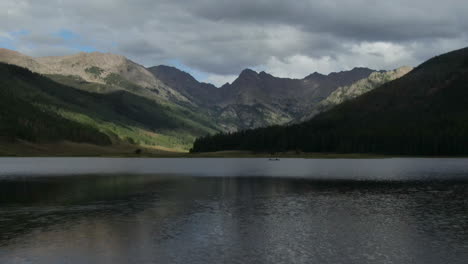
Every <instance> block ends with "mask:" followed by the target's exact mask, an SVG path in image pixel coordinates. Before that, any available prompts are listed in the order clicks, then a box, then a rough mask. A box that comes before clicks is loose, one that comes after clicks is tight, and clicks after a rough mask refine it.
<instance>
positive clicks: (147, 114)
mask: <svg viewBox="0 0 468 264" xmlns="http://www.w3.org/2000/svg"><path fill="white" fill-rule="evenodd" d="M312 71H313V69H311V72H312ZM411 71H412V68H411V67H408V66H404V67H401V68H398V69H395V70H389V71H381V70H372V69H368V68H354V69H350V70H348V71H343V72H336V73H331V74H328V75H323V74H320V73H317V72H314V73H311V74H310V75H308V76H306V77H304V78H303V79H289V78H278V77H275V76H272V75H270V74H268V73H266V72H255V71H253V70H250V69H246V70H244V71H242V72H241V73H240V75H239V76H238V78H237V79H236V80H235V81H233V82H232V83H227V84H225V85H223V86H222V87H215V86H214V85H212V84H208V83H203V82H199V81H197V80H196V79H195V78H194V77H192V76H191V75H190V74H188V73H186V72H184V71H181V70H179V69H177V68H174V67H170V66H164V65H160V66H155V67H149V68H146V67H144V66H142V65H139V64H138V63H136V62H133V61H131V60H129V59H127V58H125V57H123V56H120V55H116V54H109V53H100V52H93V53H78V54H75V55H69V56H58V57H57V56H55V57H39V58H35V57H30V56H27V55H25V54H21V53H18V52H16V51H13V50H8V49H0V101H1V102H0V154H3V155H22V154H24V153H26V152H28V150H31V149H34V148H36V149H37V152H41V148H42V149H43V150H44V151H46V150H48V149H53V148H54V146H56V149H61V152H60V153H61V154H64V155H67V153H68V152H72V151H71V149H74V148H78V149H79V148H87V149H89V152H85V153H96V154H103V155H107V154H112V153H113V152H112V151H108V150H109V149H116V151H118V152H119V151H123V150H125V151H130V152H133V151H135V150H136V149H143V150H148V151H149V150H153V151H162V152H166V151H169V152H171V151H176V152H186V151H188V150H189V149H190V148H192V146H193V142H194V141H195V139H196V138H200V137H204V136H207V135H214V134H218V133H235V132H238V131H244V130H250V129H256V128H262V127H268V126H273V125H275V126H276V125H292V124H297V123H300V122H304V121H308V120H310V119H313V118H314V117H315V116H317V115H319V114H321V113H323V112H325V111H328V110H330V109H332V108H334V107H335V106H336V105H340V104H342V103H344V102H346V101H349V100H352V99H354V98H357V97H360V96H362V95H363V94H366V93H369V92H370V91H372V90H374V89H376V88H377V87H380V86H382V85H384V84H386V83H388V82H392V81H394V80H397V79H399V78H401V77H403V76H405V75H407V74H408V73H409V72H411ZM6 146H8V147H6ZM12 146H13V147H12ZM15 146H18V148H15ZM84 146H87V147H84ZM34 153H36V152H31V153H30V154H31V155H34ZM26 154H27V153H26Z"/></svg>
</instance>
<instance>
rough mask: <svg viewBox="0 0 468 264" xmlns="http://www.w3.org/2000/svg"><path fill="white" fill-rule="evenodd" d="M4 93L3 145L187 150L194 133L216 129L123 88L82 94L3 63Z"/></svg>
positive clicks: (0, 81) (0, 114) (0, 108)
mask: <svg viewBox="0 0 468 264" xmlns="http://www.w3.org/2000/svg"><path fill="white" fill-rule="evenodd" d="M94 73H95V74H99V72H98V71H93V74H94ZM94 85H98V84H94ZM0 95H1V96H0V141H4V142H5V141H7V142H16V141H17V140H26V141H30V142H37V143H50V142H60V141H72V142H79V143H92V144H96V145H109V144H136V145H144V146H155V147H156V146H162V147H167V148H172V149H179V150H183V149H187V148H188V147H189V146H191V143H192V142H193V139H194V137H196V135H199V136H201V135H206V134H209V133H214V132H215V131H217V130H216V126H215V125H214V124H212V123H210V122H209V121H208V120H207V119H205V117H203V116H200V115H198V114H196V113H194V112H192V111H190V110H188V109H186V108H183V107H181V106H177V105H174V104H170V103H161V102H157V101H155V100H151V99H148V98H145V97H142V96H139V95H137V94H135V93H130V92H127V91H125V90H122V89H120V90H110V91H109V92H106V93H96V92H89V91H84V90H80V89H76V88H73V87H70V86H66V85H63V84H60V83H57V82H55V81H53V80H51V79H49V78H47V77H44V76H42V75H40V74H37V73H33V72H31V71H29V70H27V69H24V68H21V67H18V66H14V65H8V64H3V63H0Z"/></svg>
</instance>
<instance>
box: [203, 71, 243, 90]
mask: <svg viewBox="0 0 468 264" xmlns="http://www.w3.org/2000/svg"><path fill="white" fill-rule="evenodd" d="M236 78H237V75H234V74H230V75H220V74H209V75H208V76H207V77H206V79H205V80H202V81H203V82H208V83H212V84H214V85H215V86H217V87H221V86H223V85H224V84H226V83H232V82H233V81H234V80H235V79H236Z"/></svg>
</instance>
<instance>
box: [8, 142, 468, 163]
mask: <svg viewBox="0 0 468 264" xmlns="http://www.w3.org/2000/svg"><path fill="white" fill-rule="evenodd" d="M137 149H139V150H140V151H141V153H140V154H137V153H136V151H137ZM0 157H109V158H304V159H386V158H468V157H467V156H410V155H381V154H364V153H348V154H342V153H295V152H282V153H275V154H274V155H272V154H270V153H253V152H250V151H219V152H206V153H188V152H182V151H175V150H171V149H167V148H163V147H141V146H134V145H112V146H97V145H92V144H78V143H72V142H62V143H57V144H32V143H28V142H21V143H15V144H13V143H10V144H0Z"/></svg>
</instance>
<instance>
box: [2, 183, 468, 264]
mask: <svg viewBox="0 0 468 264" xmlns="http://www.w3.org/2000/svg"><path fill="white" fill-rule="evenodd" d="M467 194H468V183H464V182H452V183H442V182H432V183H431V182H419V183H418V182H412V183H401V182H400V183H399V182H393V183H376V182H333V181H328V182H325V181H319V182H317V181H311V180H306V179H284V178H283V179H279V178H264V177H262V178H259V177H251V178H247V177H243V178H230V177H225V178H216V177H187V176H183V177H177V176H161V175H159V176H158V175H140V176H137V175H118V176H116V175H114V176H91V175H89V176H73V177H60V176H51V177H13V178H6V179H3V180H0V263H2V264H3V263H47V264H49V263H424V264H427V263H466V260H467V259H468V196H467Z"/></svg>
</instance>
